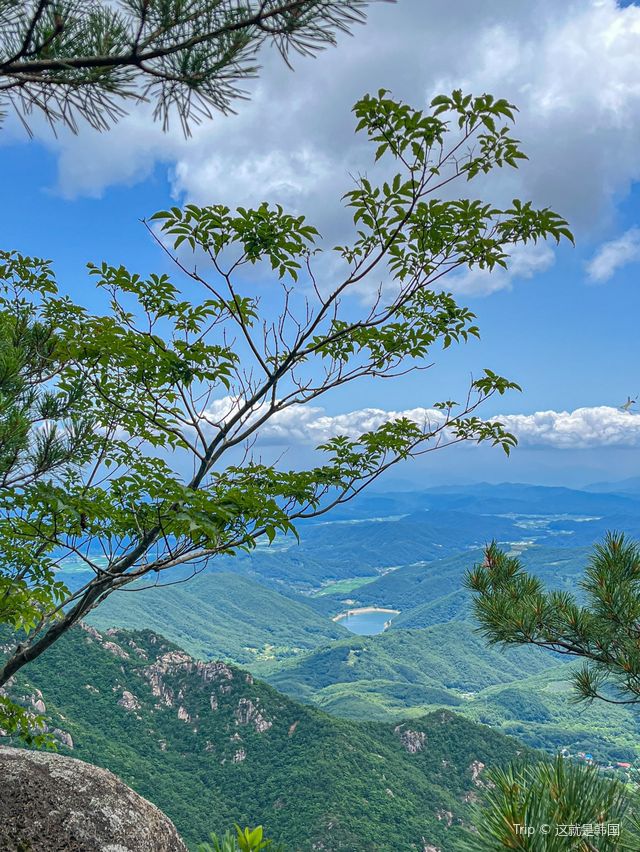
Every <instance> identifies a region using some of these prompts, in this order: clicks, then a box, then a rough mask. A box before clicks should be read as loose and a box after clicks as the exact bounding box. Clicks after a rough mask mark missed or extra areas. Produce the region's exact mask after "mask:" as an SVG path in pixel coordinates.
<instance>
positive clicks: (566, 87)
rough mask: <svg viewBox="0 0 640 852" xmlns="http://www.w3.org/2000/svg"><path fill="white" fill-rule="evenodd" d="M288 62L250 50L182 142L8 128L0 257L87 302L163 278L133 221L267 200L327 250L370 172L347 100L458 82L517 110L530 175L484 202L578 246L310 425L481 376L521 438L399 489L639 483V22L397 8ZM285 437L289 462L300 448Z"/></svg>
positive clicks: (556, 8) (543, 7) (468, 294)
mask: <svg viewBox="0 0 640 852" xmlns="http://www.w3.org/2000/svg"><path fill="white" fill-rule="evenodd" d="M478 6H482V7H484V8H482V9H478V8H477V7H478ZM295 67H296V71H295V73H291V72H290V71H287V70H286V69H284V68H283V67H282V63H281V62H279V60H278V59H277V57H275V56H273V55H270V54H267V55H265V56H264V71H263V74H262V76H261V78H260V80H259V81H257V82H255V83H251V84H250V89H251V94H252V99H251V100H250V101H248V102H246V103H240V104H239V105H238V115H237V116H232V117H228V118H224V117H216V118H215V119H214V120H213V121H212V122H210V123H208V124H207V125H205V126H203V127H201V128H197V129H196V131H195V133H194V137H193V138H192V139H190V140H184V139H183V138H182V136H181V135H180V132H179V130H178V128H177V126H176V127H175V129H172V130H171V131H170V132H169V133H168V134H163V133H162V132H161V130H160V128H159V127H157V126H153V124H152V122H151V121H150V119H149V115H148V111H146V110H145V108H144V107H142V108H138V109H135V108H134V109H133V110H132V113H131V115H130V116H129V118H127V119H125V120H124V121H123V122H122V123H121V124H120V125H119V126H118V127H117V128H115V129H114V130H112V131H111V132H110V133H109V134H102V135H99V134H96V133H94V132H93V131H91V130H90V129H88V128H83V129H82V131H81V134H80V135H79V136H78V137H76V138H74V137H72V136H70V135H69V134H66V133H65V132H62V133H61V135H60V136H59V138H58V139H57V140H56V139H54V138H53V137H52V136H51V134H50V133H49V132H48V131H47V130H46V129H45V128H44V127H41V126H40V125H39V124H38V122H37V121H36V123H35V124H34V130H35V137H36V138H35V139H34V140H31V141H30V140H28V139H27V138H26V137H25V135H24V132H23V131H22V130H21V129H20V128H19V127H18V126H17V123H14V122H13V121H12V120H11V119H10V118H9V119H8V120H7V122H6V123H5V127H4V129H3V131H2V138H1V139H0V145H1V149H0V150H1V154H2V156H1V158H0V173H1V177H2V185H3V187H4V194H5V198H6V199H7V200H8V201H9V203H7V204H5V206H4V207H3V209H2V211H1V212H0V224H1V227H2V234H3V244H4V247H5V248H16V249H19V250H21V251H23V252H26V253H30V254H37V255H40V256H47V257H49V258H51V259H53V260H54V262H55V267H56V269H57V272H58V278H59V283H60V285H61V289H62V290H63V291H65V292H68V293H69V294H70V295H71V296H72V297H73V298H75V299H76V300H78V301H81V302H83V303H85V304H87V305H89V306H91V307H98V306H99V302H98V300H97V297H96V294H95V290H94V288H93V285H92V284H91V281H90V279H88V278H87V276H86V274H85V271H84V264H85V263H86V262H87V261H88V260H92V261H100V260H103V259H106V260H108V261H110V262H114V263H124V264H126V265H128V266H130V267H133V268H136V269H139V270H141V271H149V270H151V269H156V270H163V269H165V265H164V260H163V259H162V258H161V256H160V255H159V253H158V250H157V249H156V248H155V247H154V246H153V244H152V241H151V240H150V238H149V237H148V235H147V234H146V233H145V230H144V228H143V227H142V225H141V224H140V223H139V219H140V218H141V217H143V216H145V215H150V214H151V213H153V212H154V211H155V210H157V209H159V208H162V207H166V206H168V205H170V204H174V203H176V202H183V201H195V202H196V203H203V204H204V203H216V202H219V201H223V202H225V203H228V204H230V205H232V206H233V205H235V204H247V203H252V202H256V201H259V200H262V199H263V198H265V199H268V200H273V201H281V202H282V203H284V204H286V205H287V206H289V207H290V208H293V209H294V210H296V211H300V212H305V213H307V215H308V216H309V218H310V219H311V220H312V221H315V222H317V223H318V224H319V226H320V228H321V230H322V231H323V233H325V234H327V236H328V238H329V239H330V240H334V239H336V238H338V237H339V235H340V233H341V229H343V228H344V227H345V222H346V220H345V218H344V214H343V213H342V212H341V210H340V206H339V203H338V199H339V196H340V195H341V193H342V192H343V191H345V190H346V189H348V188H349V177H348V173H349V171H353V170H357V169H363V168H366V167H367V165H368V162H369V152H368V151H367V150H366V149H365V148H364V147H363V145H362V142H361V141H360V140H357V139H355V138H354V136H353V120H352V117H351V115H350V112H349V107H350V104H351V103H352V102H353V101H354V100H355V99H356V98H357V97H358V96H359V95H360V94H362V93H363V92H364V91H367V90H374V89H376V88H377V87H378V86H380V85H384V86H387V87H388V88H390V89H392V91H393V92H394V93H396V94H398V95H399V96H401V97H403V98H405V99H406V100H408V101H411V103H413V104H415V105H420V104H424V103H425V102H426V101H427V99H428V98H430V97H431V96H432V95H433V94H435V93H436V92H437V91H441V90H444V91H447V90H450V89H451V88H454V87H455V86H458V85H460V86H462V87H463V88H465V89H467V90H469V91H475V92H478V93H479V92H481V91H492V92H494V93H495V94H496V95H500V96H501V95H505V96H506V97H508V98H510V99H511V100H512V101H514V102H515V103H516V104H517V105H518V106H519V107H520V115H519V122H518V127H517V130H518V132H517V134H516V135H518V136H519V137H520V138H521V139H522V141H523V146H524V148H525V150H526V151H527V152H528V153H529V154H530V157H531V160H530V162H529V163H527V164H526V166H525V167H524V168H523V169H522V170H521V173H520V174H519V175H517V176H510V177H504V178H502V177H501V178H500V180H499V181H498V183H496V184H495V186H494V187H493V188H494V189H495V192H496V193H497V195H498V197H499V198H500V197H504V198H505V199H506V198H511V197H513V196H514V195H518V196H519V197H522V198H532V199H533V200H534V201H535V203H537V204H540V205H547V204H548V205H549V206H551V207H553V208H554V209H556V210H558V212H560V213H562V214H564V215H566V217H567V218H568V219H569V220H570V223H571V225H572V227H573V229H574V231H575V233H576V238H577V246H576V248H572V247H568V246H564V247H561V248H560V249H555V248H553V249H551V248H548V249H543V250H542V251H538V253H537V254H536V253H535V252H534V253H532V254H531V255H525V256H523V257H522V258H520V259H519V261H518V262H517V264H516V266H515V271H514V274H513V275H511V276H507V277H504V276H503V277H502V278H493V279H482V280H480V279H478V280H476V279H473V278H472V279H469V280H468V281H466V282H462V283H460V284H459V285H458V287H459V292H458V298H459V301H461V302H464V303H466V304H468V305H469V306H470V307H471V308H472V309H473V310H474V311H475V312H476V313H477V315H478V317H479V324H480V327H481V331H482V340H481V341H480V342H478V343H473V344H470V345H468V346H466V347H463V348H460V349H458V350H457V351H455V352H452V353H447V355H446V357H444V356H443V357H438V358H437V359H436V360H437V366H436V367H435V368H434V369H433V370H432V371H429V372H428V373H426V374H418V375H417V376H416V375H414V376H411V377H407V378H405V379H401V380H398V381H397V382H395V383H389V382H387V383H385V384H384V387H383V388H381V387H380V385H379V384H376V383H375V382H370V383H369V384H365V385H362V386H360V387H358V388H351V389H350V390H349V391H348V392H346V391H345V392H342V393H338V394H336V395H334V396H333V397H332V398H331V399H327V400H326V401H325V402H323V407H324V411H323V412H318V415H319V414H324V415H327V416H329V417H332V416H338V415H343V416H346V415H350V416H352V419H353V422H354V423H357V422H360V421H361V419H362V417H361V414H360V413H361V412H362V410H363V409H372V408H373V409H380V410H382V411H395V412H397V411H404V410H412V409H415V408H417V407H428V406H429V405H431V404H432V403H433V402H434V401H435V400H438V399H441V398H443V396H450V395H451V394H452V389H453V393H455V390H456V389H458V390H459V391H461V389H462V388H463V387H464V386H465V385H466V382H467V381H468V376H469V373H470V372H474V373H478V372H479V371H480V369H481V368H483V367H490V368H492V369H494V370H496V371H497V372H501V373H503V374H505V375H507V376H509V377H510V378H513V379H514V380H516V381H518V382H519V383H520V384H521V385H522V386H523V388H524V392H523V393H522V394H512V395H511V396H509V398H504V399H500V400H499V401H498V402H496V403H493V402H492V403H491V405H490V406H489V407H488V408H487V409H486V414H487V415H491V416H495V415H505V416H507V422H508V423H509V425H510V426H513V427H514V431H516V433H517V434H519V436H520V437H521V446H520V448H519V449H518V450H517V451H516V452H515V453H514V455H513V456H512V458H511V459H510V460H509V461H506V460H503V459H501V458H500V457H499V456H498V454H497V452H496V451H493V452H489V451H487V450H485V449H477V448H465V449H463V450H461V451H459V452H449V451H447V452H442V453H438V454H434V455H433V456H432V457H430V458H429V460H428V461H426V462H424V463H420V464H416V465H413V466H412V467H408V466H406V467H405V468H404V469H403V470H402V471H399V472H398V476H399V477H401V478H403V479H404V480H406V481H408V482H412V483H418V482H447V481H473V480H478V479H491V480H494V481H500V480H505V479H510V480H527V481H533V482H535V481H540V482H555V483H564V484H571V485H579V484H584V483H587V482H589V481H593V480H598V479H618V478H623V477H624V476H632V475H638V474H640V426H639V425H638V420H640V414H634V413H632V414H629V415H623V414H622V413H621V412H619V411H618V410H617V406H619V405H620V404H621V403H622V402H623V401H624V400H625V399H626V398H627V396H628V395H631V396H634V397H635V396H636V395H637V394H640V369H639V365H640V358H639V355H640V342H639V341H640V335H639V334H638V317H639V316H640V287H639V284H638V278H639V275H640V263H639V261H640V230H638V229H639V228H640V185H639V181H640V144H638V142H639V140H640V8H638V7H637V6H634V5H633V4H629V3H619V4H616V3H615V2H614V0H580V2H569V0H568V1H567V2H563V3H562V4H559V3H557V2H555V0H538V2H536V3H535V4H530V3H526V2H524V0H522V2H516V3H513V2H507V0H494V2H492V3H489V4H477V3H475V2H473V0H453V2H452V0H447V1H446V2H445V0H435V2H433V3H429V4H426V3H424V2H423V0H399V3H398V4H397V5H395V6H393V5H387V4H385V5H384V6H380V7H376V8H374V9H373V10H372V13H371V18H370V22H369V23H368V24H367V26H366V27H364V28H358V30H357V31H356V33H355V35H354V38H352V39H341V40H340V43H339V45H338V48H337V49H336V50H332V51H330V52H327V53H326V54H325V55H323V56H322V57H320V58H319V59H316V60H308V59H305V60H298V61H297V62H296V63H295ZM636 410H640V409H636ZM549 412H550V413H551V414H549ZM545 413H547V414H545ZM513 415H523V416H524V419H522V420H520V421H516V420H514V419H513V418H512V416H513ZM359 418H360V419H359ZM509 418H511V419H509ZM301 423H302V425H303V426H306V425H308V423H307V421H304V420H303V421H301ZM516 427H517V428H516ZM298 431H299V430H298ZM297 434H298V432H297V431H296V429H292V431H291V434H290V441H291V445H292V455H293V457H295V458H298V457H303V456H304V454H305V453H306V452H307V448H305V447H304V446H302V444H303V443H304V442H302V444H301V446H299V447H297V446H296V441H298V438H297V437H296V436H297ZM436 455H437V458H436Z"/></svg>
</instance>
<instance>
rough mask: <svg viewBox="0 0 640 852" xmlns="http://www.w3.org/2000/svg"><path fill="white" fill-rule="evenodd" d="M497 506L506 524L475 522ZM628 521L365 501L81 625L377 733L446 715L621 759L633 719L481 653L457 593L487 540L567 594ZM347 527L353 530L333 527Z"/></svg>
mask: <svg viewBox="0 0 640 852" xmlns="http://www.w3.org/2000/svg"><path fill="white" fill-rule="evenodd" d="M506 504H508V505H510V506H511V507H512V508H513V507H517V509H518V511H516V510H515V509H514V511H511V512H504V513H503V512H502V511H500V512H499V513H498V514H491V511H492V510H496V509H499V510H503V509H504V508H505V505H506ZM545 506H548V507H549V509H548V511H544V508H545ZM636 507H640V503H638V502H634V498H633V497H632V496H627V495H617V494H611V493H607V492H604V491H603V492H601V493H587V492H580V491H575V490H570V489H559V488H553V489H548V488H538V487H533V486H518V485H505V486H485V485H480V486H473V487H469V488H468V489H462V490H457V491H456V490H453V489H435V490H432V491H427V492H420V493H402V494H397V495H376V494H370V495H365V496H364V497H363V498H362V500H361V501H359V502H356V503H354V504H353V506H345V507H343V508H342V509H340V510H339V512H338V518H337V519H336V520H335V521H330V522H322V523H315V524H303V525H302V526H301V529H300V534H301V542H300V544H299V545H297V544H294V540H293V539H288V538H286V537H281V538H278V539H276V542H275V543H274V546H273V547H271V548H267V547H260V548H258V549H257V550H256V551H255V552H254V553H252V554H248V555H244V556H239V557H234V558H228V559H224V560H221V562H220V564H218V563H216V564H214V565H213V566H212V569H210V570H209V571H207V572H204V573H202V574H201V575H199V576H198V577H196V578H194V579H193V580H190V581H189V582H186V583H183V584H178V585H174V586H170V587H168V588H164V589H163V588H153V589H149V590H147V591H141V592H135V593H128V594H124V595H118V594H116V595H115V596H114V597H112V598H111V599H110V600H108V601H107V602H106V604H104V605H103V606H101V607H100V608H98V610H97V611H96V613H95V614H93V615H92V616H91V619H90V620H91V622H92V623H93V624H94V625H95V626H96V627H98V628H99V629H105V628H108V627H110V626H112V625H117V626H124V627H127V628H154V629H158V630H159V631H161V632H162V633H163V634H164V635H166V636H167V637H169V639H170V640H172V641H175V642H177V643H178V644H180V645H181V646H182V647H184V648H185V649H186V650H187V651H189V652H190V653H192V654H195V655H197V656H198V657H200V658H202V659H217V658H222V659H225V660H226V661H227V662H231V663H236V664H241V665H243V666H246V667H247V668H249V669H250V670H251V671H252V672H253V674H254V675H256V676H260V677H264V678H265V679H266V680H268V681H269V682H270V683H271V684H272V685H274V686H275V687H276V688H277V689H279V690H280V691H282V692H285V693H286V694H288V695H289V696H290V697H292V698H294V699H296V700H301V701H304V702H307V703H309V704H313V705H316V706H318V707H320V708H322V709H324V710H327V711H329V712H331V713H333V714H336V715H338V716H341V717H345V718H351V719H366V720H378V721H393V720H399V719H403V718H406V717H408V716H416V715H420V714H423V713H425V712H431V711H433V709H434V708H436V707H440V706H442V707H452V708H456V712H460V713H463V714H464V715H465V716H467V717H468V718H471V719H474V720H478V721H483V722H486V723H488V724H490V725H492V726H494V727H496V728H498V729H499V730H501V731H503V732H507V733H514V734H516V735H517V736H518V737H519V738H521V739H522V740H523V741H525V742H527V743H529V744H531V745H533V746H536V747H543V748H546V749H549V750H555V749H556V748H557V747H558V746H560V745H567V746H569V747H571V748H572V749H573V750H575V751H578V750H583V751H588V752H592V753H594V754H596V755H597V756H598V757H600V758H601V759H602V760H608V759H614V758H616V757H617V758H618V759H622V758H623V756H624V757H628V758H630V759H631V758H633V757H635V755H636V754H637V749H636V746H635V742H636V739H637V732H638V723H637V720H636V716H635V713H634V710H633V709H629V708H626V707H622V708H615V707H608V708H604V709H603V708H602V706H600V705H597V704H596V705H592V706H590V707H585V706H582V707H576V706H575V705H573V704H571V703H570V698H571V693H570V688H569V687H568V686H567V685H566V684H567V681H568V678H569V676H570V672H571V671H572V669H573V664H571V663H568V664H566V665H565V664H564V661H563V660H562V659H561V658H558V657H557V656H554V655H551V654H546V653H543V652H536V651H535V650H533V649H531V648H519V649H517V650H510V651H508V652H504V651H503V650H501V649H499V648H496V647H487V645H486V643H485V641H484V640H483V638H482V637H481V636H480V635H479V634H478V633H477V632H476V626H475V624H474V623H473V617H472V612H471V598H470V594H469V593H468V592H467V591H466V590H465V589H464V588H463V579H464V575H465V572H466V571H467V570H468V569H469V568H470V567H471V566H472V565H473V564H474V563H476V562H478V561H480V560H481V559H482V557H483V552H482V545H483V544H484V543H486V542H487V541H489V540H491V538H495V539H496V540H498V541H499V542H500V543H501V545H502V546H504V547H505V548H506V549H509V548H511V552H512V553H514V554H518V555H519V557H520V559H521V560H522V563H523V564H524V565H525V566H526V567H527V569H529V570H531V571H532V572H533V573H535V574H536V575H537V576H539V577H540V578H541V580H542V581H543V583H544V584H545V586H547V587H550V588H558V589H565V590H568V591H571V592H574V593H575V592H576V591H577V592H578V593H579V587H578V586H577V583H578V581H579V579H580V578H581V577H582V575H583V572H584V569H585V567H586V565H587V563H588V559H589V556H590V554H591V546H592V545H593V542H595V541H598V540H599V539H600V538H601V534H602V531H603V530H605V529H615V528H622V527H620V526H619V524H620V523H621V522H622V520H624V519H627V520H628V519H629V517H630V515H629V513H630V512H631V511H632V510H633V509H635V508H636ZM357 513H360V514H361V515H362V514H363V513H368V517H349V514H352V515H355V514H357ZM384 513H387V514H384ZM621 513H623V514H621ZM504 515H508V516H507V517H505V516H504ZM636 517H640V513H637V514H636ZM625 522H626V521H625ZM629 523H631V522H630V521H629ZM434 554H435V555H434ZM216 568H218V570H216ZM219 569H224V570H219ZM358 607H389V608H392V609H395V610H398V611H399V612H398V614H397V615H395V616H393V617H392V618H391V623H390V627H389V629H388V630H386V631H384V632H383V633H381V634H379V635H377V636H363V637H361V636H354V635H353V634H351V633H349V632H348V631H347V630H346V629H345V628H344V627H343V626H342V624H341V622H334V621H332V620H331V619H332V617H335V616H336V615H337V614H339V613H341V612H344V611H345V609H347V608H358ZM390 617H391V616H390ZM605 710H606V712H605Z"/></svg>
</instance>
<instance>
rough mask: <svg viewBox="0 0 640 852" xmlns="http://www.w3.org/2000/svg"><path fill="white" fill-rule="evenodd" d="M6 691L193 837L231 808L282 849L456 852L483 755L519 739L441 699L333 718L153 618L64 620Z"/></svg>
mask: <svg viewBox="0 0 640 852" xmlns="http://www.w3.org/2000/svg"><path fill="white" fill-rule="evenodd" d="M27 676H28V680H26V677H27ZM36 690H40V693H41V694H40V693H38V692H37V691H36ZM13 693H14V694H15V695H21V696H23V700H24V701H25V702H27V703H28V702H29V701H31V702H32V704H36V703H37V702H38V701H43V702H44V703H45V704H46V713H47V715H48V717H49V718H50V719H51V725H52V726H55V727H56V728H57V729H59V730H58V732H57V737H58V739H59V740H60V741H61V742H62V743H66V744H67V746H68V745H70V744H71V742H73V745H74V748H73V754H74V756H76V757H79V758H82V759H85V760H89V761H91V762H94V763H97V764H99V765H103V766H106V767H108V768H109V769H111V770H112V771H113V772H115V773H116V774H117V775H119V776H120V777H121V778H122V779H123V780H124V781H125V783H127V784H130V785H131V786H132V787H133V788H134V789H136V790H137V791H139V792H140V793H141V794H142V795H144V796H146V797H147V798H149V799H151V801H153V802H155V803H156V804H157V805H158V806H159V807H161V808H162V809H163V810H164V811H165V812H166V813H167V814H168V815H169V816H170V817H171V819H173V821H174V822H175V824H176V825H177V827H178V829H179V830H180V831H181V832H182V834H183V835H184V837H185V838H186V839H187V841H188V842H190V843H194V842H197V841H198V840H202V839H204V838H205V837H206V836H207V835H208V833H209V832H210V831H212V830H217V831H220V830H223V829H224V828H226V827H228V826H229V825H231V824H232V823H233V822H234V821H237V822H239V823H246V824H256V823H262V824H263V825H264V826H265V829H266V831H267V832H268V834H269V835H270V836H272V837H274V838H276V839H282V840H287V841H288V844H289V848H290V850H291V852H310V850H312V849H323V850H327V852H330V850H348V852H356V850H357V852H392V850H393V852H397V850H399V849H402V850H407V852H408V850H412V849H415V850H422V849H424V848H425V847H426V846H427V845H429V844H431V845H433V846H435V847H437V848H440V849H441V850H442V852H452V850H453V849H454V848H455V838H456V836H458V835H459V833H460V830H461V828H460V827H461V825H462V823H464V822H465V821H467V820H468V817H469V807H470V805H469V803H470V802H471V801H472V800H473V799H474V798H475V797H476V796H477V793H478V792H479V789H480V786H481V785H482V770H483V768H484V765H493V764H495V763H503V762H506V761H508V760H510V759H512V758H513V757H514V756H515V755H516V753H517V752H518V751H519V750H520V749H522V748H523V747H522V746H520V745H519V744H518V742H517V741H515V740H511V739H508V738H505V737H503V736H501V735H500V734H498V733H496V732H494V731H492V730H491V729H488V728H484V727H482V726H479V725H477V724H475V723H471V722H468V721H466V720H464V719H462V718H459V717H457V716H455V715H454V714H452V713H450V712H448V711H443V710H440V711H438V712H437V713H432V714H431V715H429V716H426V717H424V718H422V719H414V720H412V721H411V722H410V723H407V724H401V725H397V724H379V723H375V722H368V723H366V722H361V723H356V722H351V721H346V720H340V719H334V718H332V717H331V716H328V715H326V714H324V713H322V712H320V711H318V710H315V709H313V708H309V707H305V706H302V705H300V704H297V703H296V702H294V701H291V700H290V699H288V698H286V697H285V696H283V695H281V694H279V693H277V692H276V691H275V690H274V689H272V688H271V687H270V686H268V685H266V684H264V683H261V682H259V681H254V680H253V678H252V677H251V675H249V674H247V673H246V672H243V671H241V670H239V669H237V668H234V667H231V666H227V665H226V664H224V663H219V662H209V663H200V662H197V661H195V660H194V659H193V658H191V657H189V656H188V655H187V654H186V653H184V652H183V651H181V650H180V649H178V648H177V647H176V646H175V645H173V644H171V643H168V642H166V641H165V640H163V639H162V638H160V637H158V636H157V635H156V634H154V633H151V632H150V631H145V632H138V633H128V632H126V631H112V632H111V633H110V634H109V635H101V634H99V633H98V632H97V631H95V630H94V629H93V628H90V627H85V628H84V629H80V628H78V629H75V630H73V631H71V632H70V634H68V635H67V636H66V637H65V638H64V639H63V640H61V641H60V642H59V643H57V644H56V645H55V646H53V647H52V648H51V649H50V651H49V652H48V653H47V654H45V655H44V656H43V657H41V658H40V659H39V660H38V661H37V662H36V663H34V664H32V665H31V666H30V667H29V669H28V670H27V671H26V673H25V676H21V677H19V678H18V681H17V682H16V683H15V684H14V685H13ZM39 706H40V709H42V708H41V705H39ZM61 748H63V749H64V748H65V746H64V745H62V746H61Z"/></svg>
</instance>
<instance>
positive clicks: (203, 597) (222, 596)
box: [90, 572, 348, 665]
mask: <svg viewBox="0 0 640 852" xmlns="http://www.w3.org/2000/svg"><path fill="white" fill-rule="evenodd" d="M90 622H91V623H92V624H94V625H95V626H96V627H97V628H98V629H100V630H101V629H106V628H108V627H113V626H114V625H118V626H120V627H126V628H148V629H151V628H154V627H157V626H158V625H161V628H160V629H161V630H162V631H163V633H164V634H165V635H168V636H170V637H171V639H172V640H173V641H175V642H178V643H179V644H180V645H181V646H182V647H186V648H187V649H188V650H189V651H190V652H191V653H193V654H197V655H198V656H199V657H201V658H203V659H211V658H212V657H215V658H219V659H225V660H233V661H234V662H236V663H241V664H242V665H245V664H253V663H256V664H259V663H260V662H261V661H263V660H273V659H285V658H287V657H289V656H292V655H296V654H299V653H301V652H303V651H305V650H309V649H311V648H315V647H317V646H318V645H320V644H323V643H324V642H327V641H329V640H331V639H341V638H343V637H344V636H347V635H348V633H347V631H346V629H345V628H344V627H341V626H340V625H339V624H336V623H334V622H333V621H331V619H330V618H327V617H326V616H323V615H321V614H318V613H317V612H316V611H315V610H314V609H312V608H311V607H310V606H309V605H308V603H307V602H306V601H305V599H303V598H296V599H292V598H291V597H286V596H284V595H283V594H281V593H279V592H277V591H275V590H273V589H270V588H267V587H265V586H264V585H262V584H259V583H256V581H255V580H253V579H250V578H248V577H243V576H240V575H238V574H230V573H226V572H223V573H210V574H202V575H200V576H198V577H194V578H193V579H192V580H190V581H189V582H188V583H182V584H179V585H175V586H167V587H166V588H154V589H149V590H146V591H140V592H135V593H134V594H127V595H121V596H120V598H119V599H118V600H117V601H116V600H114V601H112V600H107V601H106V602H105V604H104V605H103V606H102V607H100V608H99V609H98V610H96V611H95V613H93V614H92V616H91V618H90Z"/></svg>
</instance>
